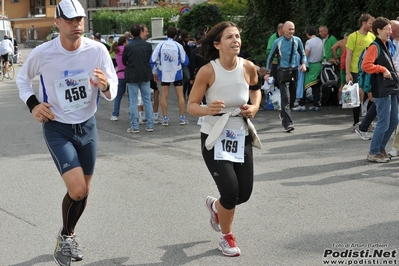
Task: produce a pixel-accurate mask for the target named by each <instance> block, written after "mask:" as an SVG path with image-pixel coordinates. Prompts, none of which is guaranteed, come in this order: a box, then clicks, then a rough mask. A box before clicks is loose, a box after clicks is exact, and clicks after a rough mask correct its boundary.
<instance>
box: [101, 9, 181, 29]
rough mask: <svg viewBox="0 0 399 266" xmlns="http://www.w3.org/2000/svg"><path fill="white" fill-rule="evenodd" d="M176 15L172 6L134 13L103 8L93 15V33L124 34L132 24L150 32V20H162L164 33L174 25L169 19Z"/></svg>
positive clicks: (176, 10) (175, 10) (176, 11)
mask: <svg viewBox="0 0 399 266" xmlns="http://www.w3.org/2000/svg"><path fill="white" fill-rule="evenodd" d="M178 14H179V11H178V9H177V8H175V7H173V6H166V7H163V8H153V9H146V10H135V11H132V10H127V11H126V12H117V11H111V10H109V9H106V8H104V9H101V10H100V11H97V12H95V13H94V15H93V31H94V32H100V33H102V34H111V33H114V32H116V33H124V32H125V31H129V30H130V26H131V25H132V24H134V23H137V24H145V25H147V26H148V30H149V31H150V32H151V18H163V21H164V24H163V25H164V31H166V30H167V28H169V27H170V26H174V25H175V24H174V22H171V21H170V19H171V18H172V17H173V16H177V15H178Z"/></svg>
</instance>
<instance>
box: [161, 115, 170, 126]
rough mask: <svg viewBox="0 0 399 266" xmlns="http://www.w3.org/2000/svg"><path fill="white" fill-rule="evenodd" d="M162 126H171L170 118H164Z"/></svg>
mask: <svg viewBox="0 0 399 266" xmlns="http://www.w3.org/2000/svg"><path fill="white" fill-rule="evenodd" d="M162 125H163V126H168V125H169V118H168V117H167V116H164V117H163V121H162Z"/></svg>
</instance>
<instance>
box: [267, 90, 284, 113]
mask: <svg viewBox="0 0 399 266" xmlns="http://www.w3.org/2000/svg"><path fill="white" fill-rule="evenodd" d="M269 97H270V101H271V102H272V104H273V107H274V110H276V111H280V110H281V94H280V90H279V89H278V88H274V89H273V90H271V91H270V92H269Z"/></svg>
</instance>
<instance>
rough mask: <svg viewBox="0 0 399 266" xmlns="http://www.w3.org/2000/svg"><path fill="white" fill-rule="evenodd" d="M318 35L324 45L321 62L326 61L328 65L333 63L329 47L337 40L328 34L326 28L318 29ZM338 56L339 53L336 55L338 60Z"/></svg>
mask: <svg viewBox="0 0 399 266" xmlns="http://www.w3.org/2000/svg"><path fill="white" fill-rule="evenodd" d="M319 35H320V39H321V40H322V41H323V44H324V51H323V62H326V61H327V62H330V63H334V56H333V54H332V51H331V47H332V46H333V45H334V44H335V43H336V42H337V38H335V37H334V36H333V35H330V34H329V33H328V28H327V26H320V27H319ZM340 55H341V54H340V52H339V54H337V56H338V58H339V57H340Z"/></svg>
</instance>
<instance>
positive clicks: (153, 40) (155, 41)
mask: <svg viewBox="0 0 399 266" xmlns="http://www.w3.org/2000/svg"><path fill="white" fill-rule="evenodd" d="M167 38H168V36H157V37H151V38H148V39H147V42H149V43H151V45H152V50H154V49H155V47H157V45H158V43H161V42H163V41H165V40H166V39H167Z"/></svg>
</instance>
